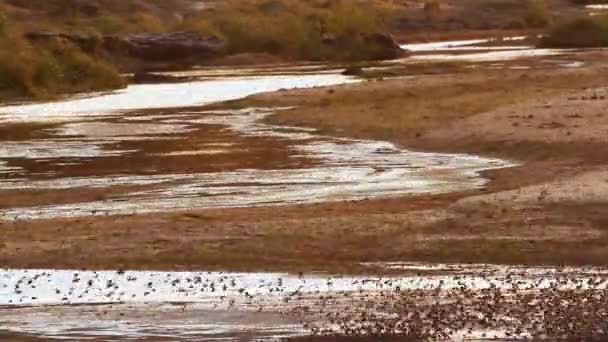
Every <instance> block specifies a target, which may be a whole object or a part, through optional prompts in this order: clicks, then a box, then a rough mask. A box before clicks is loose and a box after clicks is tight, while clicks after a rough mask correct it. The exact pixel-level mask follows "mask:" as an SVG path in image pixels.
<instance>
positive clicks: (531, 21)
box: [525, 0, 550, 28]
mask: <svg viewBox="0 0 608 342" xmlns="http://www.w3.org/2000/svg"><path fill="white" fill-rule="evenodd" d="M525 20H526V23H527V24H528V26H530V27H537V28H538V27H546V26H547V25H549V22H550V14H549V9H548V8H547V3H546V2H545V0H527V1H526V17H525Z"/></svg>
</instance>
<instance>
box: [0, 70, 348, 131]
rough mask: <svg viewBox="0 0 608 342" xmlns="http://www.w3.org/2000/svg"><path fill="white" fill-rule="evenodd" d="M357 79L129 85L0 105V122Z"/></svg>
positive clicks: (78, 115) (86, 114)
mask: <svg viewBox="0 0 608 342" xmlns="http://www.w3.org/2000/svg"><path fill="white" fill-rule="evenodd" d="M352 82H357V80H355V79H353V78H352V77H349V76H342V75H340V74H329V75H289V76H259V77H241V78H228V79H216V80H207V81H196V82H187V83H178V84H144V85H131V86H129V87H127V88H126V89H124V90H120V91H117V92H114V93H110V94H102V95H99V96H90V97H81V98H76V99H71V100H70V99H69V100H65V101H57V102H50V103H34V104H25V105H16V106H5V107H0V123H2V122H5V123H6V122H23V121H25V122H31V121H36V122H41V121H63V120H74V119H77V118H85V119H91V117H92V116H95V115H103V116H106V115H107V114H108V113H109V112H116V111H119V112H120V113H116V114H122V113H124V112H127V111H132V110H142V109H150V108H172V107H188V106H195V105H196V106H200V105H204V104H209V103H213V102H221V101H228V100H234V99H240V98H243V97H247V96H249V95H253V94H257V93H263V92H273V91H277V90H281V89H293V88H311V87H322V86H329V85H336V84H344V83H352Z"/></svg>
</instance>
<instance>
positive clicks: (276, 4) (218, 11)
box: [179, 0, 396, 60]
mask: <svg viewBox="0 0 608 342" xmlns="http://www.w3.org/2000/svg"><path fill="white" fill-rule="evenodd" d="M395 16H396V9H395V8H394V7H392V6H390V5H389V4H388V2H384V1H368V2H358V3H356V4H355V3H353V2H351V1H344V0H340V1H331V2H327V1H319V0H306V1H290V0H249V1H226V2H225V3H222V4H221V5H218V6H216V8H214V9H213V10H209V11H203V12H201V13H199V14H198V15H195V16H193V17H191V18H187V19H186V20H185V21H184V22H183V23H182V24H181V25H180V26H179V28H181V29H188V30H194V31H197V32H199V33H202V34H206V35H218V36H220V37H223V38H225V39H226V40H227V41H228V43H229V45H230V46H229V52H230V53H251V52H253V53H270V54H273V55H280V56H283V57H288V58H296V59H306V60H361V59H375V58H378V55H379V54H381V53H382V51H378V50H379V49H380V47H378V46H374V44H370V43H369V42H366V41H365V40H364V39H363V35H365V34H370V33H377V32H385V31H387V28H388V22H390V21H391V20H393V19H394V17H395ZM329 41H331V42H329Z"/></svg>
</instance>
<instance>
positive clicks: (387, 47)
mask: <svg viewBox="0 0 608 342" xmlns="http://www.w3.org/2000/svg"><path fill="white" fill-rule="evenodd" d="M363 40H364V41H365V42H366V43H367V44H370V45H371V46H373V47H374V48H375V49H377V53H376V56H375V57H376V58H377V59H396V58H399V57H403V56H404V55H405V51H404V50H403V49H402V48H401V46H399V44H397V42H396V41H395V40H394V39H393V37H392V36H391V35H390V34H387V33H371V34H367V35H364V36H363Z"/></svg>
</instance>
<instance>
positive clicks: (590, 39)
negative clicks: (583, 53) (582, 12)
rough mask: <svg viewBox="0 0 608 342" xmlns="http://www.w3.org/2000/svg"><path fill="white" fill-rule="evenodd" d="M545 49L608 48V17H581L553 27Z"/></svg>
mask: <svg viewBox="0 0 608 342" xmlns="http://www.w3.org/2000/svg"><path fill="white" fill-rule="evenodd" d="M541 46H543V47H554V48H585V47H603V46H608V16H595V17H581V18H578V19H575V20H572V21H567V22H563V23H560V24H558V25H556V26H555V27H553V28H552V29H551V31H550V32H549V34H548V35H547V36H545V38H543V40H542V42H541Z"/></svg>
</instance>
